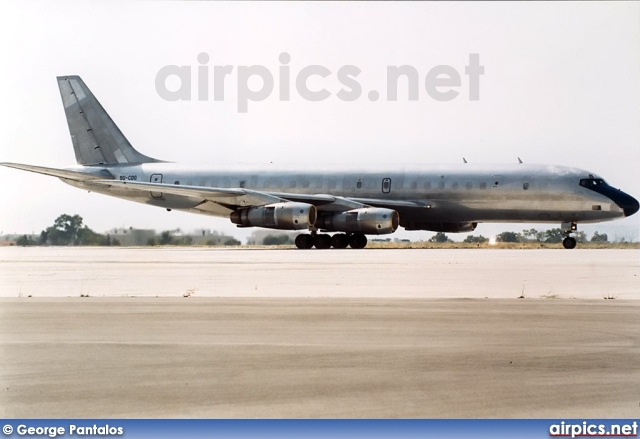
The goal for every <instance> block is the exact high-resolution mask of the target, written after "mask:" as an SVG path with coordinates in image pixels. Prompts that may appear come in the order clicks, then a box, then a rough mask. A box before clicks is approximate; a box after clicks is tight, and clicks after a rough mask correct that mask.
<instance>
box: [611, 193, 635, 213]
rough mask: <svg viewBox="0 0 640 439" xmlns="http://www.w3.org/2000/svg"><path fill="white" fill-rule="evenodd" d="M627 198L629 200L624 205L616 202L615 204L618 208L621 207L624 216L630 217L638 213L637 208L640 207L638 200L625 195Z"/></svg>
mask: <svg viewBox="0 0 640 439" xmlns="http://www.w3.org/2000/svg"><path fill="white" fill-rule="evenodd" d="M625 195H626V194H625ZM627 197H628V198H629V199H628V200H627V201H625V202H624V203H622V204H620V203H617V202H616V203H617V204H618V206H620V207H622V210H623V211H624V216H631V215H633V214H634V213H636V212H637V211H638V208H640V205H638V200H636V199H635V198H633V197H632V196H631V195H627Z"/></svg>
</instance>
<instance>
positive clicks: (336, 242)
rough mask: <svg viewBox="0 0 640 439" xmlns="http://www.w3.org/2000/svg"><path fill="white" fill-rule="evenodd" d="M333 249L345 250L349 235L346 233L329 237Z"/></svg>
mask: <svg viewBox="0 0 640 439" xmlns="http://www.w3.org/2000/svg"><path fill="white" fill-rule="evenodd" d="M331 245H332V246H333V248H347V247H348V246H349V235H347V234H346V233H336V234H335V235H333V237H331Z"/></svg>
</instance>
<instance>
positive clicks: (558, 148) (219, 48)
mask: <svg viewBox="0 0 640 439" xmlns="http://www.w3.org/2000/svg"><path fill="white" fill-rule="evenodd" d="M0 38H1V41H2V43H1V46H0V56H1V58H0V59H1V60H2V70H1V73H0V78H1V79H2V81H1V83H2V84H3V87H4V91H3V93H2V97H3V99H2V105H1V106H0V108H1V112H2V113H1V117H0V161H11V162H21V163H30V164H37V165H43V166H53V167H64V166H68V165H73V164H75V158H74V154H73V149H72V146H71V141H70V138H69V132H68V129H67V124H66V121H65V117H64V111H63V108H62V105H61V102H60V95H59V92H58V88H57V84H56V81H55V77H56V76H57V75H70V74H77V75H81V76H82V78H83V79H84V81H85V82H86V83H87V85H88V86H89V87H90V88H91V90H92V91H93V92H94V94H95V95H96V96H97V98H98V99H99V100H100V102H101V103H102V105H103V106H104V107H105V109H106V110H107V111H108V112H109V114H110V115H111V116H112V118H113V119H114V120H115V121H116V123H117V124H118V125H119V127H120V128H121V130H122V131H123V132H124V134H125V135H126V136H127V137H128V139H129V140H130V141H131V142H132V144H133V145H134V146H135V147H136V148H137V149H138V150H140V151H141V152H142V153H144V154H147V155H150V156H152V157H157V158H161V159H164V160H170V161H179V162H187V163H203V164H204V163H211V164H214V163H238V162H245V163H269V162H274V163H318V164H319V165H322V166H324V167H326V166H330V165H331V164H344V163H348V164H353V165H362V166H363V167H366V165H367V164H403V163H460V162H461V161H462V157H463V156H464V157H466V158H467V160H468V161H469V162H475V163H514V162H516V160H517V159H516V157H518V156H520V157H521V158H522V159H523V160H524V161H525V162H528V163H553V164H559V165H569V166H576V167H579V168H584V169H588V170H591V171H593V172H595V173H598V174H601V175H602V176H604V177H605V178H606V179H607V180H608V181H609V183H610V184H612V185H614V186H616V187H620V188H622V189H623V190H625V191H626V192H629V193H630V194H632V195H633V196H635V197H636V198H638V197H640V4H639V3H638V2H603V3H595V2H587V3H579V2H563V3H552V2H543V3H525V2H517V3H506V2H495V3H494V2H491V3H475V2H473V3H472V2H463V3H451V2H435V3H427V2H416V3H413V2H402V3H395V2H371V3H369V2H356V3H339V2H328V3H316V2H301V3H297V2H284V3H271V2H255V3H254V2H238V3H231V2H229V3H226V2H111V1H108V2H107V1H102V2H101V1H91V2H79V1H78V2H38V1H26V2H11V1H9V2H6V1H5V2H3V3H2V6H0ZM202 52H205V53H207V54H208V55H209V62H208V63H207V65H208V66H209V76H208V78H209V82H210V86H209V88H210V96H209V99H208V100H206V101H198V99H197V81H196V80H197V76H196V72H197V68H198V66H199V63H198V58H197V57H198V54H200V53H202ZM283 52H286V53H288V54H289V55H290V56H291V61H290V62H289V63H288V66H289V67H290V71H291V77H292V80H291V83H292V84H293V85H292V87H291V90H292V91H291V99H290V101H286V102H283V101H280V100H279V99H278V89H277V88H276V89H275V90H274V92H273V93H272V94H271V96H270V97H269V98H267V99H266V100H264V101H262V102H250V103H249V107H248V112H247V113H239V112H238V111H237V108H238V102H237V99H236V97H237V94H238V93H237V92H236V90H237V82H238V81H237V79H236V78H237V72H238V68H237V66H248V65H263V66H265V67H266V68H268V69H269V70H270V71H271V72H272V73H273V74H274V77H275V83H276V86H277V85H278V76H277V74H278V72H279V67H280V65H281V64H280V61H279V56H280V54H281V53H283ZM471 53H477V54H479V57H480V64H481V65H483V66H484V69H485V70H484V75H482V76H481V77H480V87H479V92H480V99H479V100H477V101H472V100H470V99H469V84H468V76H466V75H465V74H464V71H465V66H466V65H467V64H468V63H469V54H471ZM315 64H319V65H322V66H324V67H326V68H328V69H329V70H330V71H331V72H332V75H331V76H330V77H328V78H325V79H324V80H320V78H318V77H316V78H314V80H310V81H309V85H310V88H314V87H315V88H316V89H320V88H322V87H325V88H326V89H328V90H329V91H331V92H332V96H331V97H330V98H328V99H326V100H324V101H321V102H309V101H305V100H303V99H302V98H300V97H299V96H298V95H297V93H296V92H295V77H296V75H297V74H298V72H300V70H301V69H303V68H304V67H306V66H308V65H315ZM166 65H179V66H191V69H192V73H193V75H192V77H193V79H192V90H193V97H194V98H193V100H190V101H176V102H170V101H166V100H164V99H162V98H161V97H160V96H159V95H158V93H157V92H156V88H155V80H156V75H157V74H158V72H159V70H160V69H161V68H162V67H164V66H166ZM215 65H232V66H235V68H234V70H233V72H232V74H231V75H230V76H229V78H228V82H227V84H226V88H225V100H224V101H214V100H213V96H212V94H213V66H215ZM344 65H355V66H357V67H358V68H359V69H360V70H361V71H362V73H361V74H360V75H359V76H358V78H357V79H358V82H359V83H360V84H361V86H362V90H363V93H362V97H361V98H360V99H358V100H357V101H354V102H345V101H342V100H340V99H338V98H337V97H336V95H335V94H336V92H337V91H338V90H340V88H341V84H340V83H339V82H338V81H337V79H336V72H337V71H338V69H340V68H341V67H342V66H344ZM390 65H410V66H413V67H414V68H415V69H416V70H417V72H418V73H419V77H420V89H419V99H418V100H417V101H408V100H407V91H406V88H403V85H402V84H403V83H402V82H401V85H400V91H399V98H398V101H397V102H389V101H387V99H386V88H385V87H386V79H385V73H386V68H387V66H390ZM437 65H449V66H452V67H453V68H454V69H456V70H457V71H458V72H459V73H460V75H461V86H460V87H459V88H457V90H458V91H459V92H460V94H459V95H458V96H457V97H456V98H455V99H453V100H451V101H448V102H441V101H437V100H434V99H432V98H431V97H430V96H429V95H428V94H427V93H426V91H425V88H424V81H425V77H426V75H427V73H428V72H429V70H430V69H431V68H433V67H434V66H437ZM172 84H174V85H175V81H174V82H173V83H172V82H169V85H172ZM250 85H251V86H252V87H254V88H259V86H260V81H258V82H256V81H254V82H252V83H250ZM404 87H406V85H404ZM370 90H377V91H379V92H380V95H381V98H380V99H379V100H378V101H370V100H369V99H368V97H367V96H368V92H369V91H370ZM0 181H2V182H3V184H2V185H0V197H1V199H2V201H3V206H2V207H3V208H2V214H0V234H2V233H30V232H32V231H33V232H35V233H39V232H40V230H42V229H44V228H45V227H47V226H49V225H51V224H52V223H53V220H54V219H55V218H56V217H57V216H58V215H60V214H62V213H70V214H80V215H81V216H82V217H83V218H84V219H85V224H87V225H89V226H90V227H91V228H92V229H94V230H96V231H99V232H102V231H105V230H107V229H109V228H112V227H116V226H117V227H121V226H127V227H128V226H133V227H140V228H156V229H160V230H164V229H171V228H177V227H180V228H182V229H186V230H189V229H193V228H200V227H204V228H212V229H216V230H219V231H228V232H236V229H235V226H233V225H232V224H230V222H229V221H228V220H226V219H220V218H215V217H207V216H201V215H193V214H186V213H180V212H175V211H174V212H170V213H169V212H166V211H164V210H162V209H159V208H154V207H150V206H145V205H141V204H137V203H132V202H128V201H124V200H119V199H116V198H110V197H106V196H103V195H99V194H89V193H87V192H83V191H81V190H79V189H76V188H73V187H71V186H67V185H65V184H64V183H62V182H60V181H59V180H57V179H55V178H52V177H46V176H40V175H36V174H31V173H26V172H22V171H18V170H13V169H6V168H2V169H0ZM639 218H640V216H638V215H635V216H634V217H632V218H627V219H625V220H621V221H618V222H615V223H611V225H612V226H613V225H615V226H616V227H618V229H616V230H623V231H622V232H621V233H631V234H633V235H634V236H635V237H636V238H637V237H638V230H639V228H640V227H639V225H640V221H639ZM498 228H499V230H505V229H513V230H517V229H518V226H513V227H509V226H504V225H500V226H498ZM596 228H599V229H600V230H602V229H603V227H602V226H597V227H596ZM491 230H495V229H494V228H492V227H491V226H488V225H480V226H479V228H478V230H477V231H476V234H478V233H480V234H484V235H489V234H491ZM588 230H593V228H590V229H588ZM246 234H247V232H246V231H244V232H243V234H240V233H236V235H237V236H246ZM401 236H413V237H418V236H420V235H416V234H413V233H410V232H406V233H403V234H402V235H401Z"/></svg>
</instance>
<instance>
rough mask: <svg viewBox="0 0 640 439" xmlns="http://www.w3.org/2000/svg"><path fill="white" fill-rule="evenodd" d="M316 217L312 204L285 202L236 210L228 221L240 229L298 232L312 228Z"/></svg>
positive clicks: (316, 213) (316, 212)
mask: <svg viewBox="0 0 640 439" xmlns="http://www.w3.org/2000/svg"><path fill="white" fill-rule="evenodd" d="M317 217H318V211H317V210H316V207H315V206H314V205H312V204H307V203H294V202H286V203H275V204H269V205H266V206H260V207H249V208H248V209H241V210H237V211H235V212H232V213H231V216H230V219H231V222H232V223H234V224H238V225H239V226H241V227H265V228H267V229H280V230H300V229H308V228H309V227H312V226H313V225H314V224H315V222H316V218H317Z"/></svg>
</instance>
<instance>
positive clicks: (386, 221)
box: [316, 207, 400, 235]
mask: <svg viewBox="0 0 640 439" xmlns="http://www.w3.org/2000/svg"><path fill="white" fill-rule="evenodd" d="M399 223H400V216H399V215H398V212H396V211H395V210H391V209H383V208H377V207H363V208H361V209H354V210H348V211H346V212H339V213H333V214H327V215H323V216H321V217H320V218H318V221H317V223H316V227H318V228H320V229H324V230H328V231H332V232H333V231H335V232H353V233H364V234H367V235H386V234H387V233H393V232H395V231H396V230H397V229H398V224H399Z"/></svg>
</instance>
